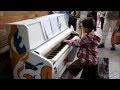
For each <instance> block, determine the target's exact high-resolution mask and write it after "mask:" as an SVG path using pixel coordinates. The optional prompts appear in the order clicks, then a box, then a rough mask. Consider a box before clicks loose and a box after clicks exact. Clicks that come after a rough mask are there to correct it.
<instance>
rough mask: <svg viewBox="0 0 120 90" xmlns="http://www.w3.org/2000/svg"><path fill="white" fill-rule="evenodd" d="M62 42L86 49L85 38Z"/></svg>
mask: <svg viewBox="0 0 120 90" xmlns="http://www.w3.org/2000/svg"><path fill="white" fill-rule="evenodd" d="M63 42H65V43H68V44H69V45H72V46H74V47H86V46H87V44H86V38H83V39H75V40H63Z"/></svg>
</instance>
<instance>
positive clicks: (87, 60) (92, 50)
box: [63, 17, 100, 79]
mask: <svg viewBox="0 0 120 90" xmlns="http://www.w3.org/2000/svg"><path fill="white" fill-rule="evenodd" d="M94 27H95V21H94V20H93V19H92V18H91V17H87V18H86V19H84V20H83V21H82V29H83V32H84V33H85V34H86V35H85V36H84V37H83V38H79V39H76V40H63V42H65V43H68V44H69V45H72V46H73V47H78V48H80V49H79V51H78V53H77V57H78V60H76V61H74V62H73V63H72V64H71V65H70V66H69V67H68V68H67V71H68V72H69V73H68V79H72V78H73V77H74V76H77V75H78V74H79V72H80V71H81V70H82V69H83V72H82V75H81V78H82V79H95V78H96V71H97V70H96V69H97V58H98V52H97V50H96V47H97V45H98V43H99V42H100V38H99V37H98V36H96V35H95V34H94V33H93V32H92V31H93V29H94Z"/></svg>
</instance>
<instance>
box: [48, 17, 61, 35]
mask: <svg viewBox="0 0 120 90" xmlns="http://www.w3.org/2000/svg"><path fill="white" fill-rule="evenodd" d="M50 22H51V26H52V31H53V34H54V35H56V34H58V33H59V32H60V28H59V27H60V24H59V21H58V17H57V16H51V17H50Z"/></svg>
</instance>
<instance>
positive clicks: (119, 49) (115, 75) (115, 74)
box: [95, 28, 120, 79]
mask: <svg viewBox="0 0 120 90" xmlns="http://www.w3.org/2000/svg"><path fill="white" fill-rule="evenodd" d="M95 33H96V34H97V35H98V36H100V37H102V35H101V34H102V31H101V29H100V28H98V29H97V31H96V32H95ZM111 35H112V32H111V31H110V32H109V33H108V36H107V39H106V43H105V48H99V49H98V53H99V57H107V58H109V79H120V45H116V50H115V51H111V50H110V48H111V44H110V40H111Z"/></svg>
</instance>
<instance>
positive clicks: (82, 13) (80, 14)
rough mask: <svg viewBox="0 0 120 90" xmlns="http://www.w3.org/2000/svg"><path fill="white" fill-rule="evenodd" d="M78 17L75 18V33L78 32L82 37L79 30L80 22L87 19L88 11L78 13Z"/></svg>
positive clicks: (81, 32)
mask: <svg viewBox="0 0 120 90" xmlns="http://www.w3.org/2000/svg"><path fill="white" fill-rule="evenodd" d="M78 12H79V17H78V18H77V23H76V24H77V25H76V26H77V32H79V35H80V37H83V31H82V29H81V24H82V21H83V20H84V19H85V18H87V14H88V11H78Z"/></svg>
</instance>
